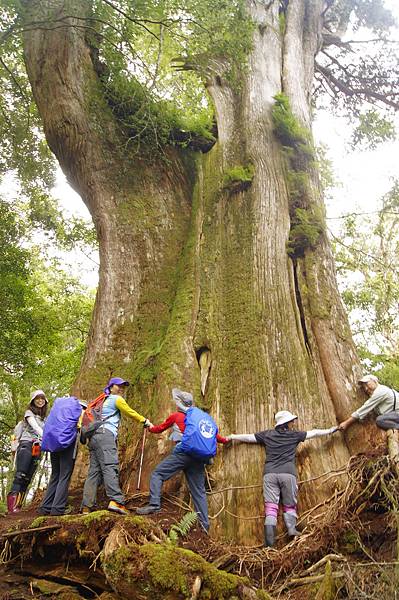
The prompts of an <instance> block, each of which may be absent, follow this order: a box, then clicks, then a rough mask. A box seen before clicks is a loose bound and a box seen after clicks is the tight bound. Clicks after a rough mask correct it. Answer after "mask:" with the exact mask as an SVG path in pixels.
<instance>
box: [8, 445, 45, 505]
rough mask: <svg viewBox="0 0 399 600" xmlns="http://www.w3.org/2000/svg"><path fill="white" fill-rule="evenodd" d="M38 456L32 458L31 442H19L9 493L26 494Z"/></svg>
mask: <svg viewBox="0 0 399 600" xmlns="http://www.w3.org/2000/svg"><path fill="white" fill-rule="evenodd" d="M39 459H40V456H32V442H21V443H20V444H19V446H18V450H17V460H16V469H15V475H14V480H13V482H12V486H11V493H12V494H18V493H20V492H26V490H27V489H28V486H29V484H30V482H31V481H32V477H33V475H34V474H35V471H36V467H37V465H38V462H39Z"/></svg>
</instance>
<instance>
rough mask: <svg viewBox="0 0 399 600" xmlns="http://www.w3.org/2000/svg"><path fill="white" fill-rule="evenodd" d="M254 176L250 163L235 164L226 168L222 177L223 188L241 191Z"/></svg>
mask: <svg viewBox="0 0 399 600" xmlns="http://www.w3.org/2000/svg"><path fill="white" fill-rule="evenodd" d="M254 176H255V167H254V165H253V164H252V163H247V164H246V165H237V166H235V167H232V168H231V169H228V170H227V171H226V172H225V174H224V177H223V188H224V189H225V190H229V191H230V192H231V193H234V192H241V191H243V190H246V189H248V188H249V187H250V185H251V183H252V181H253V178H254Z"/></svg>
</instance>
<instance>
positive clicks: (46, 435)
mask: <svg viewBox="0 0 399 600" xmlns="http://www.w3.org/2000/svg"><path fill="white" fill-rule="evenodd" d="M81 413H82V407H81V405H80V404H79V400H78V399H77V398H75V396H68V397H65V398H56V400H55V401H54V404H53V407H52V409H51V411H50V414H49V416H48V417H47V419H46V423H45V425H44V430H43V441H42V450H44V451H50V452H59V451H60V450H65V448H68V446H70V445H71V444H73V443H74V442H75V440H76V436H77V434H78V421H79V418H80V415H81Z"/></svg>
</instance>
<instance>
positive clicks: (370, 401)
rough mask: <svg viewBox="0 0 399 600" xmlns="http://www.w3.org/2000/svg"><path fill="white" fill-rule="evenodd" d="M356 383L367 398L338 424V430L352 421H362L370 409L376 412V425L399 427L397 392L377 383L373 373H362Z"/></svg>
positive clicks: (348, 425)
mask: <svg viewBox="0 0 399 600" xmlns="http://www.w3.org/2000/svg"><path fill="white" fill-rule="evenodd" d="M358 384H359V385H360V386H361V388H362V389H363V391H364V393H365V394H366V396H368V398H367V400H366V402H364V404H362V406H361V407H360V408H358V409H357V410H355V412H354V413H352V414H351V416H350V417H349V418H348V419H346V420H345V421H342V423H340V424H339V428H340V430H341V431H345V430H346V429H348V427H350V426H351V425H353V423H356V422H357V421H363V419H364V418H365V417H367V415H368V414H370V413H371V412H372V411H374V412H376V413H377V414H378V416H377V418H376V420H375V422H376V424H377V426H378V427H380V428H381V429H385V430H386V429H399V395H398V392H397V391H396V390H394V389H393V388H390V387H388V386H387V385H382V384H381V383H379V381H378V377H376V376H375V375H370V374H368V375H364V376H363V377H362V378H361V379H359V381H358Z"/></svg>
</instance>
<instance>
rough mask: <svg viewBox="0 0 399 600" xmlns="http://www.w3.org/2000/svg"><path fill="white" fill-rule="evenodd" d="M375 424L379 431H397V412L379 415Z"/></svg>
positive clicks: (398, 424)
mask: <svg viewBox="0 0 399 600" xmlns="http://www.w3.org/2000/svg"><path fill="white" fill-rule="evenodd" d="M375 422H376V423H377V425H378V427H381V429H399V412H396V411H394V410H393V411H392V412H387V413H385V415H379V416H378V417H377V418H376V420H375Z"/></svg>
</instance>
